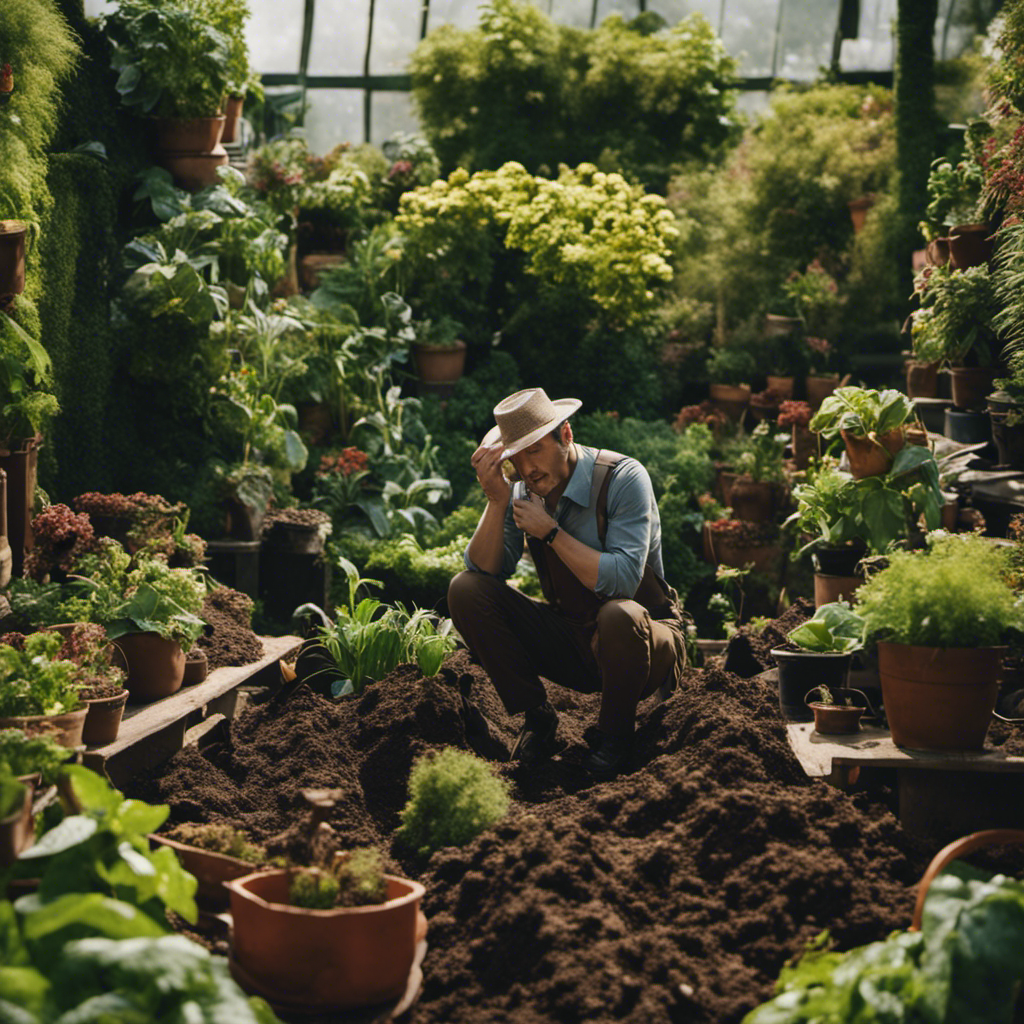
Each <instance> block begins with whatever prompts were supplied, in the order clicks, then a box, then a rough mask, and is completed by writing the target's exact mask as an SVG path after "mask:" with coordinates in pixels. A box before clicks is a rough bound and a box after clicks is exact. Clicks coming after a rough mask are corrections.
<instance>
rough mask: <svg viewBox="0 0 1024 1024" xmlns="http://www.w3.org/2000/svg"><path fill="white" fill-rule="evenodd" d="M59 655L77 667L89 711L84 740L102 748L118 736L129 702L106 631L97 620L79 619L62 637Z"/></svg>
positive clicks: (83, 698)
mask: <svg viewBox="0 0 1024 1024" xmlns="http://www.w3.org/2000/svg"><path fill="white" fill-rule="evenodd" d="M59 653H60V657H61V658H64V659H66V660H67V661H70V662H73V663H74V664H75V665H77V666H78V669H79V672H78V680H79V686H80V693H81V696H82V700H84V701H85V703H86V707H87V708H88V713H87V714H86V716H85V725H84V726H83V728H82V742H83V743H85V745H86V746H88V747H103V746H106V745H107V744H108V743H113V742H114V740H116V739H117V733H118V730H119V729H120V726H121V718H122V716H123V715H124V706H125V704H126V703H127V701H128V689H127V688H126V687H125V685H124V684H125V673H124V669H122V668H121V667H120V666H118V665H115V664H113V661H112V658H111V645H110V641H109V639H108V637H107V632H106V630H105V629H104V628H103V627H102V626H101V625H99V623H96V622H76V623H75V624H74V626H73V627H72V628H71V629H70V630H69V631H68V633H67V635H66V636H64V638H63V643H62V645H61V648H60V652H59Z"/></svg>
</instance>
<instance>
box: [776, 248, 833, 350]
mask: <svg viewBox="0 0 1024 1024" xmlns="http://www.w3.org/2000/svg"><path fill="white" fill-rule="evenodd" d="M782 290H783V293H784V294H785V295H786V297H787V298H788V299H789V300H790V301H791V302H792V303H793V306H794V308H795V309H796V312H797V316H799V317H800V318H801V319H802V320H803V322H804V327H805V329H806V331H807V333H808V334H812V335H815V336H820V337H823V338H829V337H832V336H833V335H834V334H835V332H836V330H837V328H838V326H839V313H840V311H841V309H842V306H843V299H842V296H841V295H840V294H839V287H838V285H837V284H836V279H835V278H834V277H833V276H832V275H831V274H830V273H829V272H828V271H827V270H826V269H825V268H824V267H823V266H822V265H821V261H820V260H812V261H811V262H810V263H809V264H808V265H807V269H806V270H805V271H804V272H803V273H801V272H800V271H798V270H794V271H793V272H792V273H791V274H790V275H789V277H787V278H786V280H785V281H783V283H782Z"/></svg>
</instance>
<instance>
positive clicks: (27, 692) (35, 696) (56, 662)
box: [0, 633, 82, 718]
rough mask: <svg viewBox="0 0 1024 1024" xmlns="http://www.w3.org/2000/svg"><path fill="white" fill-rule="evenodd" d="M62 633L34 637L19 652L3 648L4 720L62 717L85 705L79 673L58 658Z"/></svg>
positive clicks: (0, 707)
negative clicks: (44, 716)
mask: <svg viewBox="0 0 1024 1024" xmlns="http://www.w3.org/2000/svg"><path fill="white" fill-rule="evenodd" d="M61 643H62V640H61V636H60V634H59V633H33V634H32V635H31V636H29V637H26V639H25V649H24V650H23V651H19V650H18V649H17V648H15V647H12V646H11V645H9V644H0V717H6V718H10V717H12V716H21V715H61V714H64V713H65V712H68V711H75V710H76V709H77V708H79V707H81V705H82V698H81V694H80V689H79V682H78V679H79V670H78V666H77V665H75V664H74V663H73V662H70V661H64V660H62V659H60V658H58V657H57V652H58V651H59V650H60V647H61Z"/></svg>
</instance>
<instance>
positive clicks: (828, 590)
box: [784, 445, 945, 607]
mask: <svg viewBox="0 0 1024 1024" xmlns="http://www.w3.org/2000/svg"><path fill="white" fill-rule="evenodd" d="M793 496H794V498H795V499H796V503H797V509H796V511H795V512H794V513H793V514H792V515H791V516H790V517H789V518H788V519H787V520H786V523H785V524H784V525H786V526H792V527H795V528H796V530H797V532H798V533H799V534H800V535H801V536H802V537H805V538H807V541H806V543H805V544H804V546H803V547H802V548H801V549H800V552H799V553H800V554H801V555H802V554H805V553H808V552H809V553H810V554H811V558H812V562H813V564H814V600H815V605H817V606H819V607H820V606H821V605H824V604H829V603H832V602H834V601H838V600H843V599H845V600H850V599H851V598H852V597H853V595H854V594H855V593H856V592H857V590H858V588H859V587H860V586H861V584H862V583H863V582H864V575H863V572H862V571H861V568H860V562H861V561H862V559H864V558H865V556H867V555H881V554H886V553H888V552H889V551H891V550H892V549H893V547H894V546H896V545H897V544H899V543H903V542H905V541H907V539H908V538H909V537H911V536H912V535H916V534H919V533H920V530H921V528H922V527H921V525H920V524H923V528H924V529H927V530H934V529H936V528H938V527H939V526H940V525H941V524H942V510H943V507H944V505H945V497H944V495H943V493H942V490H941V487H940V478H939V466H938V463H937V462H936V461H935V457H934V456H933V455H932V454H931V452H929V451H928V450H927V449H926V448H920V447H917V446H915V445H908V446H907V447H905V448H903V449H902V450H901V451H900V452H898V453H897V456H896V459H895V460H894V462H893V466H892V469H891V471H890V472H889V473H888V474H886V475H885V476H872V477H862V478H860V479H858V478H856V477H852V476H850V475H849V474H847V473H844V472H841V471H840V470H838V469H837V468H836V466H835V464H834V462H832V461H831V460H827V461H825V462H824V463H823V464H822V465H821V466H819V467H818V468H817V469H816V470H814V471H813V472H811V473H809V474H808V479H807V480H806V481H805V482H804V483H801V484H798V485H797V486H796V487H795V488H794V491H793Z"/></svg>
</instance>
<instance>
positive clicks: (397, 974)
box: [226, 850, 426, 1013]
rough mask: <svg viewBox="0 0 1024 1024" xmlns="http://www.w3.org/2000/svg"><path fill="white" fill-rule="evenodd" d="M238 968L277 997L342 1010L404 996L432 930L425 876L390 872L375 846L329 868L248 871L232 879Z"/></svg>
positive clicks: (251, 983)
mask: <svg viewBox="0 0 1024 1024" xmlns="http://www.w3.org/2000/svg"><path fill="white" fill-rule="evenodd" d="M226 884H227V888H228V890H229V893H230V898H231V916H232V921H233V949H232V952H233V960H232V963H231V967H232V973H233V974H234V976H235V979H236V980H237V981H238V982H239V983H240V984H241V985H242V987H243V988H248V989H249V990H250V991H254V992H257V993H260V994H264V995H266V996H267V997H269V998H270V999H271V1000H276V1001H280V1002H284V1003H287V1004H289V1005H292V1006H299V1007H302V1008H305V1009H315V1010H316V1011H318V1012H321V1013H323V1012H329V1011H332V1010H333V1011H340V1010H348V1009H353V1008H355V1007H360V1006H368V1005H372V1004H374V1003H383V1002H387V1001H389V1000H392V999H397V998H398V997H400V996H401V995H402V994H403V993H404V992H405V990H406V987H407V985H408V979H409V972H410V970H411V969H412V966H413V961H414V959H415V956H416V946H417V943H418V942H419V940H420V939H421V938H422V937H423V935H424V934H425V933H426V919H425V918H424V917H423V916H422V914H421V912H420V910H419V905H420V901H421V900H422V898H423V895H424V893H425V891H426V890H425V889H424V888H423V886H422V885H420V883H419V882H413V881H410V880H408V879H404V878H399V877H397V876H395V875H388V874H385V873H384V871H383V868H382V861H381V857H380V854H379V853H378V852H377V851H375V850H353V851H351V852H349V853H347V854H337V855H335V857H334V860H333V863H332V864H331V865H330V866H329V867H327V868H300V869H282V870H275V871H266V872H260V873H256V874H250V875H246V876H244V877H242V878H237V879H234V880H232V881H229V882H227V883H226Z"/></svg>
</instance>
